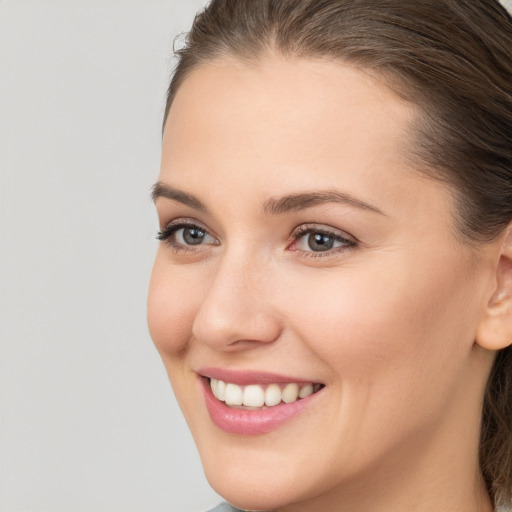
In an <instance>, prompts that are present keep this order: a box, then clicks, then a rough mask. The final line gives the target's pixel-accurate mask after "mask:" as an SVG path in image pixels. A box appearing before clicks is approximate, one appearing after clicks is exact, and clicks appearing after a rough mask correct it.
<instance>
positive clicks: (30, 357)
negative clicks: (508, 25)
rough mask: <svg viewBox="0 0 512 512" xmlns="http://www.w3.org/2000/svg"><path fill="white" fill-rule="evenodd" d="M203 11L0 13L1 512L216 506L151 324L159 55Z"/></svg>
mask: <svg viewBox="0 0 512 512" xmlns="http://www.w3.org/2000/svg"><path fill="white" fill-rule="evenodd" d="M202 4H203V0H174V1H172V0H4V1H3V2H2V1H1V0H0V195H1V197H0V241H1V254H0V283H1V285H0V301H1V303H0V307H1V310H0V311H1V316H0V334H1V338H0V340H1V344H0V386H1V387H0V413H1V416H0V454H1V459H0V510H1V511H2V512H60V511H62V512H82V511H83V512H86V511H87V512H100V511H109V512H120V511H134V512H135V511H136V512H140V511H155V512H156V511H166V512H188V511H190V512H193V511H201V510H205V509H207V508H208V507H209V506H211V505H213V504H215V503H216V502H217V501H218V497H217V496H216V495H215V494H214V493H213V492H212V491H211V490H210V489H209V488H208V485H207V483H206V482H205V480H204V477H203V475H202V470H201V468H200V464H199V459H198V456H197V454H196V451H195V448H194V446H193V443H192V440H191V438H190V435H189V433H188V431H187V428H186V426H185V424H184V421H183V420H182V418H181V414H180V413H179V411H178V408H177V405H176V403H175V401H174V397H173V396H172V392H171V390H170V386H169V385H168V382H167V377H166V375H165V372H164V369H163V365H162V364H161V362H160V360H159V358H158V356H157V354H156V351H155V350H154V348H153V346H152V344H151V341H150V339H149V335H148V333H147V328H146V319H145V300H146V289H147V282H148V279H149V273H150V269H151V262H152V258H153V254H154V251H155V248H156V242H155V240H154V235H155V232H156V217H155V215H154V212H153V208H152V205H151V203H150V201H149V189H150V187H151V184H152V183H153V181H154V180H155V179H156V176H157V173H158V166H159V155H160V121H161V116H162V111H163V101H164V100H163V98H164V91H165V87H166V83H167V79H168V76H169V72H170V69H171V67H172V60H171V51H170V48H171V46H172V39H173V36H174V35H175V34H177V33H179V32H181V31H183V30H186V29H187V28H188V27H189V25H190V22H191V20H192V16H193V14H194V13H195V11H196V10H197V9H198V8H199V7H200V6H201V5H202ZM507 4H508V6H509V7H510V4H511V2H510V0H508V1H507Z"/></svg>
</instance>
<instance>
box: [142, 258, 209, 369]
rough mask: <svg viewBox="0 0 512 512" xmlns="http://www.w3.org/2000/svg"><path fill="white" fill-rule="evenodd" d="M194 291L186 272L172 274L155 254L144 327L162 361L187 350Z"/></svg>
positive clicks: (172, 268) (170, 267)
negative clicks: (146, 322) (146, 319)
mask: <svg viewBox="0 0 512 512" xmlns="http://www.w3.org/2000/svg"><path fill="white" fill-rule="evenodd" d="M196 290H197V289H196V287H195V286H194V283H191V281H190V277H189V276H188V275H187V273H186V272H185V273H183V272H181V273H180V272H176V271H175V269H174V267H173V266H172V265H170V264H169V263H168V262H166V261H165V257H163V256H162V255H161V254H157V257H156V260H155V264H154V266H153V272H152V274H151V281H150V285H149V292H148V327H149V332H150V334H151V338H152V339H153V342H154V343H155V346H156V348H157V350H158V351H159V353H160V355H161V356H162V357H163V358H164V362H165V358H166V357H179V356H181V355H183V354H184V353H185V351H186V350H187V348H188V345H189V341H190V333H191V326H192V322H193V320H194V317H195V314H196V311H197V303H198V301H199V299H198V297H197V293H196Z"/></svg>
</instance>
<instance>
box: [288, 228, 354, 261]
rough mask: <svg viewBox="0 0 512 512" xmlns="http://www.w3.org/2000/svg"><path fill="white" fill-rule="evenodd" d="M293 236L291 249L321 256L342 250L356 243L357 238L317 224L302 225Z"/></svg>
mask: <svg viewBox="0 0 512 512" xmlns="http://www.w3.org/2000/svg"><path fill="white" fill-rule="evenodd" d="M292 237H293V238H294V239H295V241H294V243H293V244H292V245H291V246H290V247H289V248H290V249H291V250H297V251H302V252H305V253H309V254H310V255H315V256H317V255H318V256H320V255H321V253H329V254H332V253H336V252H340V251H343V250H347V249H349V248H351V247H353V246H355V245H356V242H355V240H353V239H350V238H348V236H347V235H344V234H341V233H340V232H337V231H335V230H332V231H331V230H329V229H326V228H319V227H317V226H300V227H299V228H297V230H296V231H295V232H294V233H293V235H292ZM313 253H316V254H313Z"/></svg>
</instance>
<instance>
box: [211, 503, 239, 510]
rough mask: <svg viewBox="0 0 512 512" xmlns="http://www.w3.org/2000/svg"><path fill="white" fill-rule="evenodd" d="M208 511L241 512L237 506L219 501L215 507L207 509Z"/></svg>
mask: <svg viewBox="0 0 512 512" xmlns="http://www.w3.org/2000/svg"><path fill="white" fill-rule="evenodd" d="M208 512H243V511H241V510H240V509H238V508H235V507H233V506H231V505H230V504H229V503H221V504H220V505H217V506H216V507H214V508H212V509H210V510H208Z"/></svg>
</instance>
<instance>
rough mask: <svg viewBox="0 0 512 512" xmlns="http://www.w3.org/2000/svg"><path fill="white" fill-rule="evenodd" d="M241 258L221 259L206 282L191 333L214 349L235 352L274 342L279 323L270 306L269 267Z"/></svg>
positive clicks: (270, 282) (272, 285)
mask: <svg viewBox="0 0 512 512" xmlns="http://www.w3.org/2000/svg"><path fill="white" fill-rule="evenodd" d="M255 259H256V258H254V259H249V258H247V257H245V256H244V255H242V254H240V255H238V256H236V255H233V256H232V257H229V258H228V257H225V258H222V260H221V261H220V262H218V263H217V267H216V270H215V273H214V275H213V276H212V277H211V279H210V280H209V283H208V285H207V289H206V292H205V295H204V299H203V302H202V304H201V306H200V308H199V310H198V313H197V315H196V317H195V319H194V323H193V327H192V334H193V335H194V336H195V338H196V339H198V340H199V341H201V342H202V343H204V344H206V345H208V346H210V347H211V348H214V349H215V350H224V351H236V350H246V349H249V348H252V347H257V346H261V343H270V342H273V341H276V340H277V339H278V337H279V334H280V332H281V322H280V319H279V315H278V314H277V311H276V308H275V307H274V306H273V305H272V301H271V299H270V298H271V296H272V294H273V287H274V286H275V284H274V280H273V279H272V277H271V275H270V274H271V272H270V271H269V270H268V266H267V265H266V264H265V263H263V262H262V261H261V260H260V261H259V262H258V261H255Z"/></svg>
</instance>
